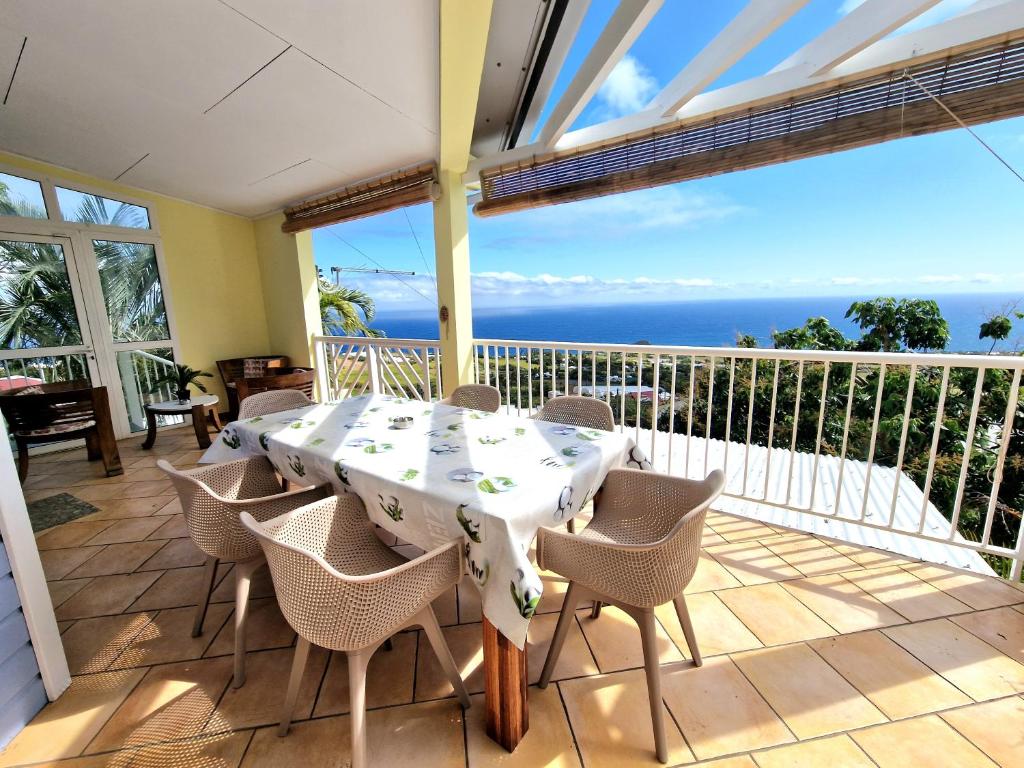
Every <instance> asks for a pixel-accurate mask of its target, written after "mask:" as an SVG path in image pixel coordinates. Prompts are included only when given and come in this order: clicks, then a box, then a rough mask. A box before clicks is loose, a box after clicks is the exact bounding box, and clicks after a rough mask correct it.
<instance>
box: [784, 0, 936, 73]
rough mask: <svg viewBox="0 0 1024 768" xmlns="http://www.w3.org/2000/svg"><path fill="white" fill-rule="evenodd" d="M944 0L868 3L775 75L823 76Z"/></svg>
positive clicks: (809, 45) (851, 13)
mask: <svg viewBox="0 0 1024 768" xmlns="http://www.w3.org/2000/svg"><path fill="white" fill-rule="evenodd" d="M939 1H940V0H865V2H864V3H862V4H861V5H859V6H857V7H856V8H854V9H853V10H852V11H850V12H849V13H848V14H846V16H844V17H843V18H842V19H840V20H839V21H837V22H836V23H835V24H833V25H832V26H831V27H829V28H828V29H827V30H825V31H824V32H823V33H821V34H820V35H818V37H816V38H815V39H814V40H812V41H811V42H809V43H808V44H807V45H805V46H804V47H803V48H801V49H800V50H798V51H797V52H796V53H794V54H793V55H792V56H790V57H789V58H787V59H786V60H785V61H783V62H782V63H781V64H779V65H778V66H777V67H775V68H774V69H773V70H772V72H779V71H782V70H786V69H795V68H800V69H801V71H802V72H807V73H808V76H814V75H822V74H824V73H826V72H828V71H830V70H832V69H834V68H835V67H837V66H839V65H840V64H842V63H843V62H844V61H846V60H847V59H849V58H851V57H852V56H856V55H857V54H858V53H860V52H861V51H863V50H864V49H865V48H867V47H868V46H869V45H871V44H873V43H875V42H877V41H879V40H881V39H882V38H883V37H885V36H886V35H888V34H889V33H890V32H892V31H893V30H896V29H899V28H900V27H902V26H903V25H904V24H906V23H907V22H908V21H910V20H911V19H915V18H917V17H918V16H920V15H921V14H922V13H924V12H925V11H927V10H928V9H929V8H931V7H933V6H935V5H938V3H939Z"/></svg>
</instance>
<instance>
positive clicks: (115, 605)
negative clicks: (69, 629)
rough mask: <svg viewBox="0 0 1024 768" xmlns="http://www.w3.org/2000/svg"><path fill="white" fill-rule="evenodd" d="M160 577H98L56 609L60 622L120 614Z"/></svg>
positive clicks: (129, 574)
mask: <svg viewBox="0 0 1024 768" xmlns="http://www.w3.org/2000/svg"><path fill="white" fill-rule="evenodd" d="M159 576H160V572H159V571H153V572H151V573H128V574H120V575H116V576H97V577H96V578H95V579H92V580H91V581H90V582H89V584H88V586H87V587H85V588H84V589H81V590H79V591H78V592H77V593H76V594H75V595H74V596H73V597H72V598H71V599H70V600H67V601H66V602H64V603H62V604H61V605H60V606H59V607H58V608H57V611H56V614H57V618H58V619H60V620H62V621H63V620H65V619H84V618H87V617H89V616H109V615H111V614H115V613H121V612H122V611H124V610H125V609H126V608H128V606H129V605H131V604H132V603H133V602H134V601H135V600H136V599H137V598H138V596H139V595H141V594H142V593H143V592H145V591H146V590H147V589H149V587H150V585H151V584H152V583H153V582H154V581H156V580H157V578H158V577H159Z"/></svg>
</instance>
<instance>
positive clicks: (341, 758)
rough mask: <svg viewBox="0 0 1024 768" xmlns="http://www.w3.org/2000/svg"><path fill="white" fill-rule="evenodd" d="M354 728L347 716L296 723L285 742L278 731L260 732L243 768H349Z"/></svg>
mask: <svg viewBox="0 0 1024 768" xmlns="http://www.w3.org/2000/svg"><path fill="white" fill-rule="evenodd" d="M350 728H351V726H350V725H349V720H348V717H345V716H343V717H328V718H323V719H320V720H307V721H306V722H302V723H293V724H292V727H291V730H290V731H289V732H288V735H287V736H286V737H284V738H280V737H279V736H278V735H277V728H275V727H271V728H260V729H259V730H257V731H256V732H255V733H254V734H253V737H252V741H251V742H249V748H248V749H247V750H246V752H245V758H244V759H243V760H242V768H286V766H289V767H290V766H302V768H341V767H342V766H347V765H349V764H350V760H351V755H352V747H351V734H350ZM371 754H372V753H371Z"/></svg>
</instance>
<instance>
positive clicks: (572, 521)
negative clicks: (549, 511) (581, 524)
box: [565, 517, 576, 533]
mask: <svg viewBox="0 0 1024 768" xmlns="http://www.w3.org/2000/svg"><path fill="white" fill-rule="evenodd" d="M565 530H567V531H568V532H569V533H576V518H574V517H570V518H569V519H568V520H566V521H565Z"/></svg>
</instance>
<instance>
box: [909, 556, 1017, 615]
mask: <svg viewBox="0 0 1024 768" xmlns="http://www.w3.org/2000/svg"><path fill="white" fill-rule="evenodd" d="M903 569H904V570H905V571H910V573H912V574H914V575H915V576H917V577H918V578H919V579H924V580H925V581H927V582H928V583H929V584H931V585H932V586H933V587H936V588H938V589H941V590H942V591H943V592H945V593H946V594H947V595H951V596H953V597H955V598H956V599H957V600H959V601H960V602H961V603H964V604H966V605H969V606H970V607H971V608H975V609H977V610H984V609H985V608H998V607H1000V606H1003V605H1011V604H1013V603H1021V602H1024V593H1022V592H1021V591H1020V590H1017V589H1014V588H1013V587H1012V586H1011V585H1010V584H1008V583H1007V582H1006V581H1004V580H1002V579H999V578H996V577H994V576H980V575H978V574H976V573H968V572H967V571H958V570H954V569H952V568H943V567H942V566H939V565H932V564H931V563H913V564H912V565H907V566H904V568H903Z"/></svg>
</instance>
